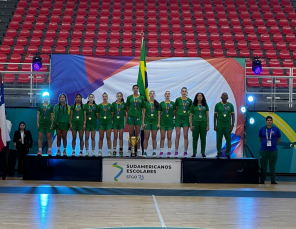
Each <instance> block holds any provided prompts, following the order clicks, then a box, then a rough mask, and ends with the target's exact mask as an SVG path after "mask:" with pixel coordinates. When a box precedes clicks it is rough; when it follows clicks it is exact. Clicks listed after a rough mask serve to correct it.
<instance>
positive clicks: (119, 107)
mask: <svg viewBox="0 0 296 229" xmlns="http://www.w3.org/2000/svg"><path fill="white" fill-rule="evenodd" d="M116 104H117V118H120V109H121V104H118V103H117V102H116ZM122 108H123V107H122Z"/></svg>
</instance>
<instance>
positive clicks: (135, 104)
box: [134, 97, 138, 108]
mask: <svg viewBox="0 0 296 229" xmlns="http://www.w3.org/2000/svg"><path fill="white" fill-rule="evenodd" d="M137 102H138V97H134V106H135V108H136V107H137Z"/></svg>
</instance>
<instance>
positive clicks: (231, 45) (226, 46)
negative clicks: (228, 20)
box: [224, 40, 235, 49]
mask: <svg viewBox="0 0 296 229" xmlns="http://www.w3.org/2000/svg"><path fill="white" fill-rule="evenodd" d="M224 49H235V47H234V43H233V41H232V40H231V41H225V43H224Z"/></svg>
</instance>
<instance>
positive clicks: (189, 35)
mask: <svg viewBox="0 0 296 229" xmlns="http://www.w3.org/2000/svg"><path fill="white" fill-rule="evenodd" d="M160 38H161V39H162V36H161V34H160ZM168 39H169V38H168ZM192 39H193V40H194V39H195V35H194V33H185V40H192Z"/></svg>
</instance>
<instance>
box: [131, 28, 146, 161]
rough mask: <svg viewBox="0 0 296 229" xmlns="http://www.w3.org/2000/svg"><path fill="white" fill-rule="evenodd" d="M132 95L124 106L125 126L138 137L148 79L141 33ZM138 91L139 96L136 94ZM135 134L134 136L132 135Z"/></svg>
mask: <svg viewBox="0 0 296 229" xmlns="http://www.w3.org/2000/svg"><path fill="white" fill-rule="evenodd" d="M133 91H134V93H133V95H130V96H128V97H127V100H126V106H127V109H128V112H127V114H128V118H127V122H126V123H127V124H128V125H129V135H130V137H131V136H134V135H135V134H136V136H138V135H139V133H140V129H141V125H142V120H143V119H144V116H143V113H142V108H144V101H148V100H149V95H148V78H147V68H146V51H145V44H144V38H143V31H142V44H141V57H140V65H139V74H138V80H137V84H136V85H134V86H133ZM139 91H140V95H138V92H139ZM134 133H135V134H134ZM137 149H138V156H142V153H141V151H140V141H138V142H137ZM130 153H131V144H130V143H129V148H128V155H130Z"/></svg>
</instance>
